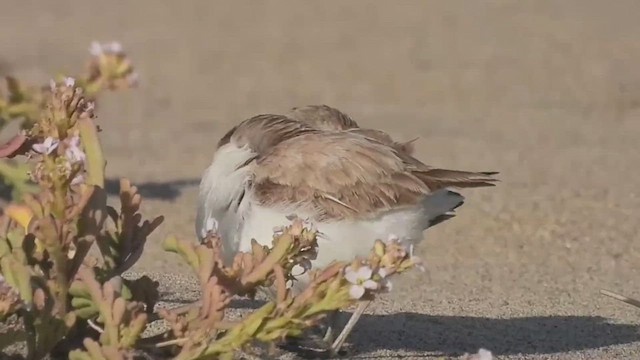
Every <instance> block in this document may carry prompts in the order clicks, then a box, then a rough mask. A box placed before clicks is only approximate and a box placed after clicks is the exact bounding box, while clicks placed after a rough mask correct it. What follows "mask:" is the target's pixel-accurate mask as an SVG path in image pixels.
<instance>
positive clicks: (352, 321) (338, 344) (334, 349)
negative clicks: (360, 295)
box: [330, 300, 371, 355]
mask: <svg viewBox="0 0 640 360" xmlns="http://www.w3.org/2000/svg"><path fill="white" fill-rule="evenodd" d="M369 304H371V300H367V301H362V302H360V303H358V307H356V311H354V312H353V314H352V315H351V318H349V321H348V322H347V324H346V325H345V326H344V328H343V329H342V332H341V333H340V335H338V338H337V339H336V340H335V341H334V342H333V344H332V345H331V349H330V352H331V354H332V355H337V354H338V352H339V351H340V348H342V345H343V344H344V342H345V340H347V336H349V334H350V333H351V330H353V328H354V326H355V325H356V323H357V322H358V320H359V319H360V316H362V314H363V313H364V311H365V310H366V309H367V307H368V306H369Z"/></svg>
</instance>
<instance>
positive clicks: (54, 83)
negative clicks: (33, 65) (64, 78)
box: [49, 79, 58, 92]
mask: <svg viewBox="0 0 640 360" xmlns="http://www.w3.org/2000/svg"><path fill="white" fill-rule="evenodd" d="M57 87H58V85H57V84H56V81H55V80H53V79H49V88H50V89H51V91H52V92H55V91H56V88H57Z"/></svg>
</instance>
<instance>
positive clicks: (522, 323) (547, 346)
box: [341, 312, 640, 358]
mask: <svg viewBox="0 0 640 360" xmlns="http://www.w3.org/2000/svg"><path fill="white" fill-rule="evenodd" d="M348 315H349V314H343V316H342V319H341V320H342V321H346V319H345V318H346V317H347V316H348ZM638 329H639V328H638V326H637V325H631V324H612V323H610V322H608V321H607V319H605V318H602V317H598V316H536V317H522V318H509V319H493V318H486V317H471V316H434V315H425V314H418V313H412V312H403V313H397V314H391V315H364V316H363V317H362V318H361V319H360V321H359V323H358V325H357V327H356V329H355V330H354V332H353V333H352V335H353V337H351V338H350V339H349V342H350V343H351V344H352V345H353V352H354V353H357V354H358V355H361V356H362V355H365V356H364V357H365V358H366V353H368V352H372V351H375V350H379V349H388V350H405V351H411V352H430V353H435V354H438V355H443V356H459V355H462V354H464V353H465V352H468V353H475V352H476V351H478V349H479V348H487V349H490V350H491V351H492V352H493V354H494V355H501V354H502V355H506V354H525V355H526V354H551V353H561V352H568V351H578V350H586V349H595V348H600V347H604V346H610V345H618V344H628V343H632V342H636V341H640V333H639V332H638Z"/></svg>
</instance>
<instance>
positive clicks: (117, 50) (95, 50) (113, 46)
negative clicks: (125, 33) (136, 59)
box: [89, 41, 123, 56]
mask: <svg viewBox="0 0 640 360" xmlns="http://www.w3.org/2000/svg"><path fill="white" fill-rule="evenodd" d="M89 52H90V53H91V55H93V56H100V55H102V54H115V55H118V54H122V52H123V48H122V44H120V43H119V42H117V41H112V42H110V43H106V44H101V43H99V42H98V41H92V42H91V46H89Z"/></svg>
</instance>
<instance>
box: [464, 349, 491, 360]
mask: <svg viewBox="0 0 640 360" xmlns="http://www.w3.org/2000/svg"><path fill="white" fill-rule="evenodd" d="M465 358H466V359H469V360H493V354H492V353H491V351H489V350H487V349H480V350H478V353H476V354H473V355H471V356H468V355H467V356H466V357H465Z"/></svg>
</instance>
